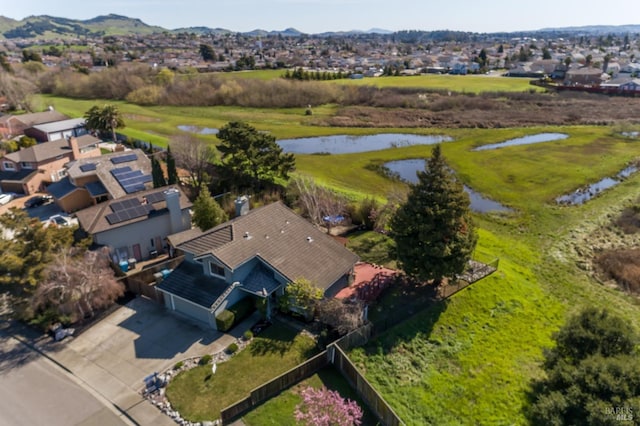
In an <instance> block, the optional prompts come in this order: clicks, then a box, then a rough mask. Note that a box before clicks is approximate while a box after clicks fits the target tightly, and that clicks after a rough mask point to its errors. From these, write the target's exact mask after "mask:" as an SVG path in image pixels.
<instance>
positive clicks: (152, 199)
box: [146, 191, 164, 204]
mask: <svg viewBox="0 0 640 426" xmlns="http://www.w3.org/2000/svg"><path fill="white" fill-rule="evenodd" d="M146 198H147V202H148V203H150V204H154V203H159V202H160V201H164V193H163V192H162V191H158V192H152V193H151V194H149V195H147V197H146Z"/></svg>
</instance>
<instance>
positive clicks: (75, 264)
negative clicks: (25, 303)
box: [31, 247, 124, 321]
mask: <svg viewBox="0 0 640 426" xmlns="http://www.w3.org/2000/svg"><path fill="white" fill-rule="evenodd" d="M122 294H124V286H123V285H122V284H121V283H119V282H118V281H116V280H115V277H114V272H113V269H111V267H110V266H109V253H108V249H107V248H103V249H101V250H99V251H89V250H85V251H84V252H82V251H81V249H79V248H77V247H71V248H68V249H66V250H63V251H61V252H59V253H58V255H57V256H56V260H55V261H54V262H53V263H52V264H50V265H49V266H48V267H47V268H46V270H45V279H44V280H43V282H42V283H41V284H40V285H39V286H38V289H37V290H36V292H35V293H34V295H33V297H32V300H31V302H32V306H33V308H34V310H36V311H44V310H47V309H52V308H53V309H56V310H57V311H58V313H59V314H60V315H66V316H69V317H70V318H71V320H72V321H77V320H81V319H83V318H86V317H87V316H93V315H94V313H95V310H96V309H102V308H105V307H107V306H109V305H111V304H112V303H113V302H114V301H115V300H116V299H117V298H118V297H120V296H122Z"/></svg>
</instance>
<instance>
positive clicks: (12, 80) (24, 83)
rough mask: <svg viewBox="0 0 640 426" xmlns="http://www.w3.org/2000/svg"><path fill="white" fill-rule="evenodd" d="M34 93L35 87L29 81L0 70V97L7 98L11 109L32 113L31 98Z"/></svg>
mask: <svg viewBox="0 0 640 426" xmlns="http://www.w3.org/2000/svg"><path fill="white" fill-rule="evenodd" d="M36 91H37V88H36V86H35V85H34V84H33V83H31V82H30V81H28V80H26V79H24V78H19V77H15V76H13V75H11V74H9V73H8V72H5V71H1V70H0V96H4V97H5V98H7V103H8V104H9V105H11V106H12V107H14V108H16V109H24V110H27V111H32V105H31V96H32V95H33V94H34V93H36Z"/></svg>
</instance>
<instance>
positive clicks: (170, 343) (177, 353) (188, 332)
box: [62, 297, 227, 391]
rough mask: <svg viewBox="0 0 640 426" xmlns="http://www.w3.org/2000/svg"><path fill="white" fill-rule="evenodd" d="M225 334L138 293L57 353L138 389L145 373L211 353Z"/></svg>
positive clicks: (158, 370) (146, 374) (141, 386)
mask: <svg viewBox="0 0 640 426" xmlns="http://www.w3.org/2000/svg"><path fill="white" fill-rule="evenodd" d="M224 336H225V335H224V334H222V333H219V332H216V331H213V330H211V329H206V328H205V327H204V326H201V325H200V324H198V323H196V322H194V321H191V320H189V319H187V318H181V317H178V316H175V315H173V314H171V313H169V312H167V311H166V310H165V309H164V307H163V306H161V305H159V304H157V303H155V302H153V301H150V300H148V299H145V298H140V297H138V298H136V299H133V300H132V301H131V302H129V303H128V304H127V305H126V306H123V307H121V308H119V309H118V310H117V311H115V312H114V313H112V314H111V315H109V316H108V317H106V318H105V319H103V320H101V321H100V322H98V323H97V324H95V325H93V326H92V327H91V328H90V329H88V330H87V331H85V332H84V333H82V334H81V335H79V336H77V337H76V338H74V339H73V340H72V341H69V342H68V343H67V344H66V348H65V349H64V350H63V351H62V352H73V353H74V355H79V356H81V357H82V358H84V359H85V360H87V361H90V362H92V363H94V364H95V365H98V366H99V367H101V368H102V369H104V370H105V371H109V372H110V373H111V374H112V375H113V376H114V377H115V378H116V379H117V380H119V381H121V382H122V383H124V384H125V385H126V386H127V387H129V388H130V389H132V390H135V391H139V390H141V389H142V388H143V385H144V383H143V379H144V378H145V377H146V376H148V375H149V374H151V373H153V372H161V371H163V370H165V369H167V368H170V367H172V366H173V365H175V363H176V362H178V361H180V360H183V359H185V358H189V357H193V356H201V355H204V354H206V353H211V352H212V351H215V350H216V349H217V348H218V347H220V346H221V345H220V344H216V342H217V341H218V340H220V339H222V340H227V339H224V338H223V337H224ZM225 347H226V346H222V347H221V349H224V348H225Z"/></svg>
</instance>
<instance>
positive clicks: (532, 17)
mask: <svg viewBox="0 0 640 426" xmlns="http://www.w3.org/2000/svg"><path fill="white" fill-rule="evenodd" d="M638 12H640V3H638V2H637V1H635V0H633V1H632V0H618V1H616V2H615V3H611V4H607V3H600V2H592V1H585V0H536V1H528V2H527V1H518V0H457V1H451V0H440V1H432V0H431V1H430V0H402V1H399V0H101V1H96V0H57V1H56V0H46V1H45V0H1V1H0V15H3V16H6V17H9V18H13V19H23V18H25V17H27V16H30V15H51V16H56V17H64V18H72V19H90V18H94V17H96V16H98V15H106V14H109V13H115V14H118V15H125V16H128V17H131V18H139V19H141V20H142V21H143V22H145V23H146V24H149V25H158V26H161V27H164V28H166V29H176V28H182V27H192V26H206V27H210V28H225V29H228V30H231V31H251V30H254V29H263V30H268V31H272V30H284V29H285V28H296V29H297V30H299V31H302V32H305V33H319V32H324V31H349V30H369V29H371V28H382V29H386V30H391V31H397V30H426V31H431V30H444V29H448V30H457V31H473V32H500V31H508V32H511V31H520V30H537V29H541V28H547V27H567V26H583V25H624V24H640V14H639V13H638Z"/></svg>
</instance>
